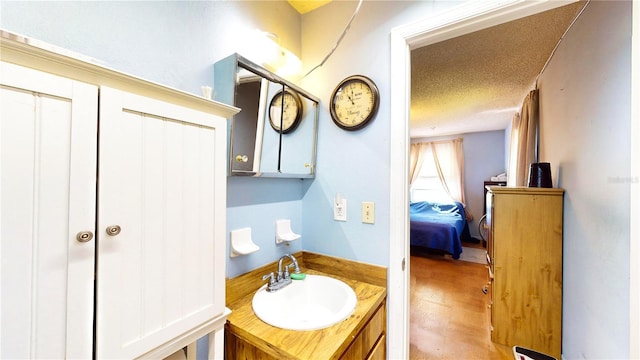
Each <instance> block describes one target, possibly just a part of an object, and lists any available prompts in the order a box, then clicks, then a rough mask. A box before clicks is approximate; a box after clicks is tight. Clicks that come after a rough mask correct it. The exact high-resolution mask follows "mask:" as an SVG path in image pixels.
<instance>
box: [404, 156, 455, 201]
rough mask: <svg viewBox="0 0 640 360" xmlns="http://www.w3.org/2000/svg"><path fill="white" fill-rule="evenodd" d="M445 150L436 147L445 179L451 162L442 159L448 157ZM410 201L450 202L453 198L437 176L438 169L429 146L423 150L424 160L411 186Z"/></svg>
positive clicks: (449, 171) (449, 170)
mask: <svg viewBox="0 0 640 360" xmlns="http://www.w3.org/2000/svg"><path fill="white" fill-rule="evenodd" d="M446 152H447V151H442V150H440V149H438V158H439V159H441V161H440V166H441V168H442V172H443V174H444V176H445V179H446V178H447V177H449V176H447V175H448V174H451V172H452V171H451V168H452V167H453V166H452V164H451V163H450V162H448V161H442V159H449V156H450V154H447V153H446ZM411 201H412V202H417V201H429V202H437V203H447V202H452V201H453V199H451V197H450V196H449V195H448V193H447V191H446V190H445V188H444V187H443V185H442V181H440V176H438V169H437V168H436V163H435V161H434V158H433V152H432V150H431V148H427V149H426V150H424V160H423V162H422V167H421V168H420V173H419V174H418V178H417V179H416V180H415V181H414V183H413V184H412V186H411Z"/></svg>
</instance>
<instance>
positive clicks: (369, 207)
mask: <svg viewBox="0 0 640 360" xmlns="http://www.w3.org/2000/svg"><path fill="white" fill-rule="evenodd" d="M375 215H376V214H375V207H374V205H373V201H363V202H362V222H363V223H365V224H373V223H374V219H375Z"/></svg>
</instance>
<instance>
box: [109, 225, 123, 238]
mask: <svg viewBox="0 0 640 360" xmlns="http://www.w3.org/2000/svg"><path fill="white" fill-rule="evenodd" d="M121 230H122V229H121V228H120V225H111V226H107V235H109V236H116V235H118V234H120V231H121Z"/></svg>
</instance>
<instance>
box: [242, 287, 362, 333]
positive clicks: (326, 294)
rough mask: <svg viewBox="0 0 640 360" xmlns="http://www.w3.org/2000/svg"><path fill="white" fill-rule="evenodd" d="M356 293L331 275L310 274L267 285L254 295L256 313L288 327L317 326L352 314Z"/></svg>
mask: <svg viewBox="0 0 640 360" xmlns="http://www.w3.org/2000/svg"><path fill="white" fill-rule="evenodd" d="M356 302H357V299H356V293H355V292H354V291H353V289H352V288H351V287H350V286H349V285H347V284H345V283H344V282H342V281H340V280H338V279H334V278H332V277H328V276H322V275H307V276H306V277H305V279H304V280H293V281H292V282H291V284H289V285H287V286H286V287H284V288H282V289H280V290H277V291H272V292H268V291H267V286H266V285H264V286H263V287H261V288H260V289H258V291H257V292H256V293H255V295H254V296H253V301H252V306H253V311H254V312H255V314H256V315H257V316H258V318H260V319H261V320H262V321H264V322H266V323H267V324H269V325H272V326H275V327H279V328H282V329H289V330H318V329H323V328H326V327H329V326H331V325H333V324H336V323H338V322H340V321H342V320H344V319H346V318H347V317H349V315H351V313H352V312H353V310H354V309H355V307H356Z"/></svg>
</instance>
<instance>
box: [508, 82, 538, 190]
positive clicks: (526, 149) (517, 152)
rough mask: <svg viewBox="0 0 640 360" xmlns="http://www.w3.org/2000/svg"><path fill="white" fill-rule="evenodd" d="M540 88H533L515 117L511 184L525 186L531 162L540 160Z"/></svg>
mask: <svg viewBox="0 0 640 360" xmlns="http://www.w3.org/2000/svg"><path fill="white" fill-rule="evenodd" d="M539 118H540V114H539V109H538V90H531V91H530V92H529V94H528V95H527V96H526V97H525V99H524V101H523V102H522V109H521V110H520V114H519V115H518V114H516V116H514V118H513V122H512V126H511V144H510V145H509V176H508V180H507V183H508V185H509V186H525V185H526V183H527V176H528V173H529V167H530V165H531V163H534V162H537V161H538V124H539V122H540V119H539Z"/></svg>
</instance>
